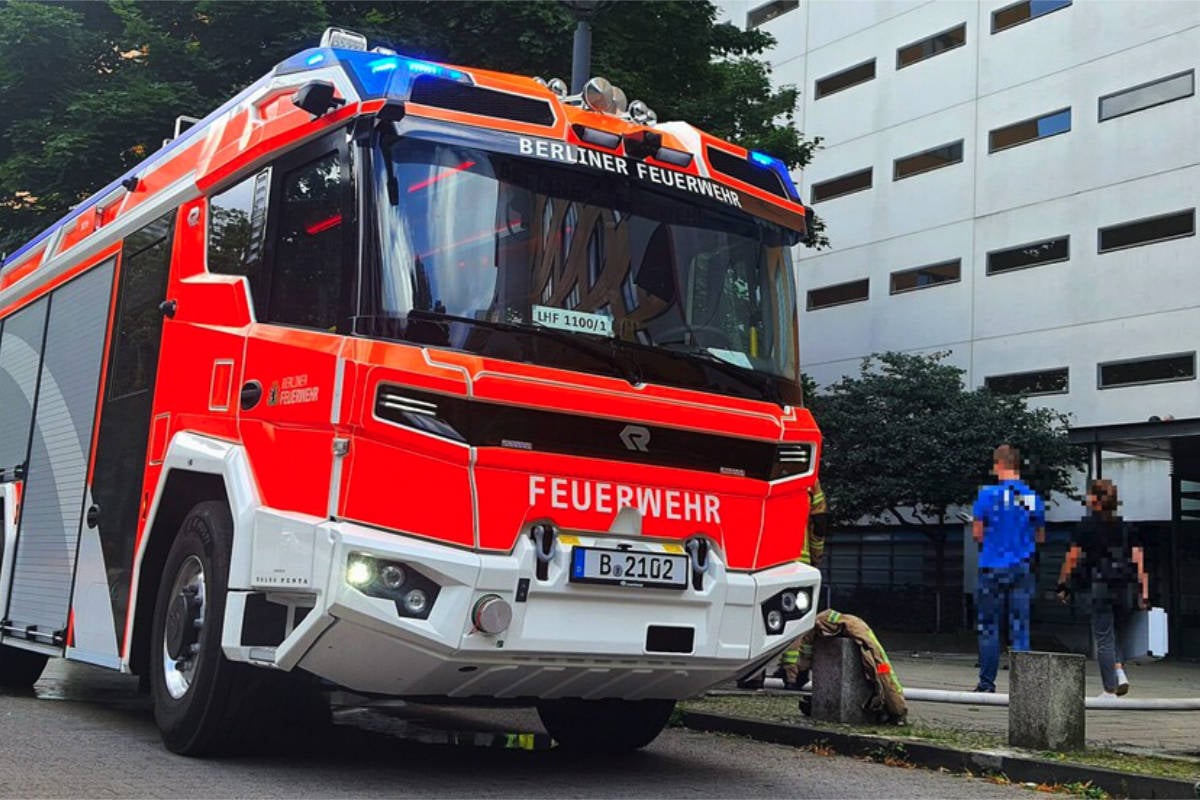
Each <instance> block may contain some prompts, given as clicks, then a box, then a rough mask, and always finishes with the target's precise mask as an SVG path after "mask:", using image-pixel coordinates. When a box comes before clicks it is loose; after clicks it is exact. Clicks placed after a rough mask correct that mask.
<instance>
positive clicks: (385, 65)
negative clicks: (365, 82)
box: [367, 57, 400, 72]
mask: <svg viewBox="0 0 1200 800" xmlns="http://www.w3.org/2000/svg"><path fill="white" fill-rule="evenodd" d="M367 66H368V67H370V68H371V72H390V71H391V70H394V69H395V68H396V67H398V66H400V59H398V58H395V57H389V58H381V59H379V60H378V61H372V62H371V63H370V64H367Z"/></svg>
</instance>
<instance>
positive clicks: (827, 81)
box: [816, 58, 875, 100]
mask: <svg viewBox="0 0 1200 800" xmlns="http://www.w3.org/2000/svg"><path fill="white" fill-rule="evenodd" d="M873 80H875V59H873V58H872V59H871V60H870V61H864V62H863V63H861V64H859V65H857V66H854V67H850V68H849V69H844V70H842V71H841V72H835V73H834V74H832V75H826V76H825V77H824V78H821V79H820V80H818V81H817V84H816V99H817V100H820V99H821V98H822V97H828V96H829V95H831V94H836V93H837V92H840V91H842V90H843V89H849V88H850V87H851V86H858V85H859V84H860V83H866V82H867V81H873Z"/></svg>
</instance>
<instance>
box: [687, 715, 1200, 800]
mask: <svg viewBox="0 0 1200 800" xmlns="http://www.w3.org/2000/svg"><path fill="white" fill-rule="evenodd" d="M683 724H684V726H685V727H688V728H691V729H693V730H697V731H706V732H711V733H732V734H736V735H738V736H748V737H750V738H751V739H756V740H758V741H761V742H771V743H773V744H785V745H791V746H792V747H806V746H808V745H811V744H817V743H820V744H822V745H825V746H828V747H830V748H832V749H833V750H835V751H837V752H838V753H839V754H840V755H847V756H870V755H872V754H877V753H879V752H880V750H881V749H883V750H885V751H886V750H887V749H888V748H889V747H895V745H896V744H902V745H903V746H904V750H903V758H904V759H905V760H906V761H909V762H911V763H913V764H915V765H917V766H919V767H924V768H926V769H946V770H949V771H951V772H968V771H969V772H976V773H977V772H995V773H1003V774H1004V775H1005V776H1006V777H1007V778H1008V779H1009V780H1010V781H1013V782H1014V783H1026V782H1036V783H1075V782H1080V783H1087V782H1090V783H1091V784H1092V785H1093V786H1098V787H1100V788H1101V789H1103V790H1104V791H1106V792H1108V793H1109V794H1111V795H1114V796H1121V797H1149V798H1160V797H1162V798H1178V799H1179V800H1195V798H1200V783H1190V782H1188V781H1181V780H1174V779H1171V778H1156V777H1153V776H1150V775H1135V774H1131V773H1126V772H1116V771H1114V770H1110V769H1103V768H1100V767H1089V766H1085V765H1082V764H1065V763H1063V762H1060V761H1046V760H1043V759H1038V758H1030V757H1026V756H1021V755H1017V754H1014V753H1009V752H999V751H984V750H962V749H958V748H954V747H946V746H945V745H938V744H927V743H925V742H921V741H916V740H912V739H899V738H893V737H888V736H876V735H873V734H863V733H843V732H840V731H830V730H824V729H820V728H809V727H806V726H804V725H785V724H783V723H778V722H762V721H760V720H756V719H749V718H746V717H727V716H723V715H720V714H706V713H704V712H700V711H685V712H683ZM897 755H899V754H897Z"/></svg>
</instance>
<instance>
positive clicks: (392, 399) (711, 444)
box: [375, 384, 811, 480]
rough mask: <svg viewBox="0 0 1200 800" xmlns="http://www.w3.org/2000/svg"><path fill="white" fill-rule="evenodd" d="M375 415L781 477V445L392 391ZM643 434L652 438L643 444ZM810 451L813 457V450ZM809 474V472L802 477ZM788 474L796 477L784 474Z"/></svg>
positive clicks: (507, 441) (513, 442)
mask: <svg viewBox="0 0 1200 800" xmlns="http://www.w3.org/2000/svg"><path fill="white" fill-rule="evenodd" d="M406 405H407V406H408V407H409V408H414V409H415V408H420V409H422V410H424V409H426V408H432V409H434V415H433V416H428V415H426V414H424V413H419V412H414V411H409V410H402V407H404V406H406ZM375 415H376V416H378V417H379V418H380V419H385V420H388V421H389V422H394V423H396V424H398V425H403V426H405V427H409V428H414V429H417V430H421V431H424V432H426V433H431V434H434V435H440V436H443V437H445V438H448V439H453V440H455V441H459V442H463V443H465V444H470V445H473V446H476V447H509V448H518V449H526V450H531V451H534V452H544V453H560V454H563V455H575V456H582V457H587V458H603V459H607V460H610V461H626V462H633V463H638V464H652V465H655V466H662V467H675V468H679V469H691V470H698V471H703V472H714V473H718V474H722V473H723V474H729V472H730V471H731V470H732V471H734V472H735V474H743V473H744V475H745V476H746V477H748V478H756V479H758V480H770V479H771V478H773V477H779V474H778V472H779V469H778V468H777V466H776V465H777V463H778V461H777V458H778V449H777V448H778V443H776V442H764V441H758V440H754V439H740V438H736V437H733V436H721V435H717V434H711V433H700V432H697V431H688V430H680V429H678V428H668V427H663V426H654V425H644V424H641V423H630V422H627V421H625V420H614V419H604V418H600V417H587V416H583V415H580V414H567V413H563V412H560V411H543V410H540V409H533V408H524V407H521V406H509V405H501V404H498V403H488V402H483V401H479V400H468V399H466V398H462V397H452V396H449V395H439V394H434V393H432V392H422V391H419V390H414V389H410V388H408V387H399V386H390V385H386V384H385V385H381V386H380V387H379V389H378V391H377V392H376V395H375ZM631 427H632V428H636V429H639V430H636V431H634V433H633V435H630V434H629V433H628V432H627V429H629V428H631ZM642 431H645V434H648V438H643V437H644V434H643V433H642ZM623 434H624V436H623ZM627 442H628V444H627ZM639 443H641V444H642V445H644V447H645V449H644V450H642V449H639ZM786 446H789V447H791V446H793V445H786ZM804 446H805V447H809V452H810V453H811V446H808V445H804ZM781 466H782V465H781ZM807 471H808V467H807V465H805V467H804V469H801V470H798V471H797V472H798V473H803V472H807ZM784 474H792V472H788V471H786V470H785V472H784Z"/></svg>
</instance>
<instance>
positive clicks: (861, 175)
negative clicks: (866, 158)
mask: <svg viewBox="0 0 1200 800" xmlns="http://www.w3.org/2000/svg"><path fill="white" fill-rule="evenodd" d="M872 173H873V168H872V167H867V168H866V169H861V170H859V171H858V172H851V173H849V174H848V175H839V176H838V177H836V178H830V179H829V180H827V181H821V182H820V183H814V184H813V185H812V189H811V190H810V192H809V196H810V197H811V198H812V201H813V202H814V203H819V202H820V201H822V200H832V199H833V198H835V197H841V196H842V195H844V194H853V193H854V192H861V191H862V190H864V189H870V188H871V180H872Z"/></svg>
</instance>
